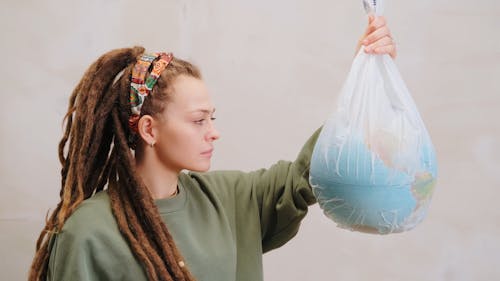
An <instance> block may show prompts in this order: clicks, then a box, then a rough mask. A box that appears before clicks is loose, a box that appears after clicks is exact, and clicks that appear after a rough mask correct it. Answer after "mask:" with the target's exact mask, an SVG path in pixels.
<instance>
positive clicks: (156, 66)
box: [129, 53, 173, 132]
mask: <svg viewBox="0 0 500 281" xmlns="http://www.w3.org/2000/svg"><path fill="white" fill-rule="evenodd" d="M157 58H158V59H157ZM172 58H173V55H172V53H168V54H166V53H155V54H146V53H145V54H142V55H141V57H140V58H139V60H138V61H137V62H136V63H135V65H134V68H133V69H132V77H131V83H130V107H131V110H132V115H131V116H130V118H129V126H130V128H131V129H132V131H133V132H137V123H138V122H139V118H141V108H142V105H143V104H144V100H145V99H146V97H147V96H148V95H149V94H150V93H151V91H152V90H153V86H154V85H155V84H156V81H158V78H159V77H160V75H161V73H162V72H163V70H165V68H166V67H167V65H168V64H169V63H170V62H171V61H172ZM155 59H157V60H156V61H155ZM151 64H153V69H152V70H151V73H150V74H149V76H148V77H147V78H146V74H148V70H149V68H150V66H151ZM145 78H146V79H145Z"/></svg>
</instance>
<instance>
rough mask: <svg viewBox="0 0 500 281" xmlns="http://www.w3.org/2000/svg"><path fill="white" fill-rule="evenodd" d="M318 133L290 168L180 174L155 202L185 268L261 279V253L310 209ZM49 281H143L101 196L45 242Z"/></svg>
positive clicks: (222, 278) (207, 275)
mask: <svg viewBox="0 0 500 281" xmlns="http://www.w3.org/2000/svg"><path fill="white" fill-rule="evenodd" d="M318 134H319V130H318V131H317V132H316V133H314V134H313V136H312V137H311V138H310V139H309V140H308V141H307V143H306V144H305V145H304V147H303V148H302V150H301V151H300V153H299V155H298V157H297V159H296V160H295V161H294V162H286V161H279V162H278V163H276V164H275V165H273V166H272V167H270V168H269V169H261V170H257V171H253V172H249V173H245V172H241V171H214V172H208V173H181V174H180V175H179V185H178V186H179V194H178V195H177V196H175V197H171V198H168V199H161V200H156V204H157V207H158V210H159V212H160V214H161V217H162V219H163V221H164V222H165V224H166V225H167V228H168V229H169V231H170V233H171V234H172V237H173V238H174V241H175V243H176V245H177V247H178V248H179V250H180V251H181V253H182V256H183V257H184V262H185V264H186V266H188V268H189V270H190V271H191V273H192V274H193V275H194V276H195V278H196V279H197V280H199V281H259V280H263V270H262V254H263V253H265V252H267V251H270V250H272V249H275V248H277V247H280V246H282V245H283V244H285V243H286V242H287V241H288V240H290V239H291V238H292V237H293V236H295V234H296V233H297V231H298V229H299V225H300V221H301V220H302V218H304V216H305V215H306V213H307V207H308V205H310V204H313V203H314V202H315V198H314V195H313V193H312V191H311V189H310V186H309V183H308V178H309V163H310V159H311V154H312V150H313V147H314V144H315V142H316V139H317V137H318ZM50 244H51V245H50V246H51V254H50V260H49V269H48V280H72V281H76V280H131V281H132V280H133V281H141V280H147V277H146V273H145V270H144V269H143V267H142V266H141V264H140V263H139V261H138V259H137V258H136V257H135V256H134V254H133V253H132V251H131V250H130V247H129V245H128V244H127V242H126V240H125V238H124V237H123V236H122V235H121V233H120V231H119V229H118V226H117V223H116V221H115V218H114V217H113V214H112V212H111V206H110V202H109V197H108V194H107V192H106V191H102V192H100V193H97V194H96V195H94V196H92V197H91V198H89V199H87V200H85V201H84V202H83V203H82V204H81V205H80V206H79V207H78V209H77V210H76V211H75V212H74V213H73V214H72V215H71V216H70V217H69V218H68V220H67V221H66V223H65V225H64V227H63V229H62V230H61V231H60V232H59V233H58V234H55V235H54V236H52V239H51V243H50Z"/></svg>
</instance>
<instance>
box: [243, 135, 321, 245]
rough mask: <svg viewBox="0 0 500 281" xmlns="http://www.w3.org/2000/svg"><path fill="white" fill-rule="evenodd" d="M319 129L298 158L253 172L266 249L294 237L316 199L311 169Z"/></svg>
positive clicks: (253, 186) (263, 241) (253, 187)
mask: <svg viewBox="0 0 500 281" xmlns="http://www.w3.org/2000/svg"><path fill="white" fill-rule="evenodd" d="M319 132H320V130H319V129H318V130H317V131H316V132H315V133H314V134H313V135H312V136H311V137H310V138H309V140H308V141H307V142H306V143H305V144H304V146H303V147H302V149H301V151H300V153H299V154H298V156H297V158H296V160H295V161H293V162H288V161H279V162H278V163H276V164H274V165H273V166H271V167H270V168H269V169H261V170H258V171H255V172H253V173H251V177H252V189H253V192H255V195H256V199H257V202H258V205H259V215H260V224H261V233H262V248H263V251H264V252H267V251H270V250H272V249H275V248H277V247H280V246H282V245H283V244H285V243H286V242H288V241H289V240H290V239H291V238H292V237H294V236H295V235H296V234H297V232H298V230H299V226H300V222H301V221H302V219H303V218H304V216H305V215H306V214H307V209H308V206H309V205H311V204H313V203H315V202H316V198H315V197H314V195H313V193H312V190H311V187H310V185H309V168H310V162H311V156H312V152H313V149H314V145H315V143H316V140H317V138H318V135H319Z"/></svg>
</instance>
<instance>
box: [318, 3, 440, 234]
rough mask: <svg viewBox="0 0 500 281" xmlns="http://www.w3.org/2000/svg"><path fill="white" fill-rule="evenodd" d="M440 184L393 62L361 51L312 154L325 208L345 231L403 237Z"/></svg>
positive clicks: (421, 128) (429, 148) (418, 120)
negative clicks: (403, 232)
mask: <svg viewBox="0 0 500 281" xmlns="http://www.w3.org/2000/svg"><path fill="white" fill-rule="evenodd" d="M371 1H374V0H371ZM376 4H377V5H380V1H377V3H376ZM364 5H365V8H366V9H367V10H368V11H369V12H377V14H379V15H380V10H375V9H376V8H377V7H380V6H374V3H373V2H368V1H366V0H365V1H364ZM436 177H437V162H436V157H435V152H434V147H433V145H432V143H431V140H430V137H429V134H428V132H427V130H426V128H425V126H424V123H423V121H422V119H421V117H420V114H419V113H418V111H417V108H416V106H415V103H414V101H413V99H412V98H411V96H410V93H409V91H408V89H407V87H406V85H405V83H404V81H403V79H402V78H401V76H400V74H399V71H398V69H397V67H396V65H395V64H394V62H393V60H392V58H391V57H390V56H389V55H372V54H366V53H365V52H364V49H363V48H361V50H360V51H359V53H358V54H357V56H356V57H355V59H354V61H353V63H352V66H351V70H350V72H349V75H348V78H347V80H346V82H345V84H344V86H343V88H342V91H341V93H340V96H339V102H338V106H337V109H336V111H335V112H334V113H333V114H332V116H331V117H330V118H329V119H328V120H327V121H326V123H325V124H324V126H323V129H322V132H321V134H320V136H319V138H318V140H317V143H316V146H315V148H314V151H313V156H312V160H311V170H310V179H309V181H310V183H311V186H312V188H313V192H314V194H315V196H316V198H317V199H318V203H319V205H320V207H321V208H322V209H323V211H324V213H325V214H326V216H328V217H329V218H331V219H332V220H334V221H335V222H337V223H338V225H339V226H340V227H344V228H348V229H351V230H355V231H361V232H367V233H379V234H388V233H393V232H402V231H406V230H409V229H412V228H413V227H415V226H416V225H417V224H418V223H419V222H420V221H421V220H422V219H423V218H424V217H425V215H426V212H427V209H428V206H429V203H430V200H431V197H432V193H433V190H434V186H435V181H436Z"/></svg>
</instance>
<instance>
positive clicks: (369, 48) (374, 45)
mask: <svg viewBox="0 0 500 281" xmlns="http://www.w3.org/2000/svg"><path fill="white" fill-rule="evenodd" d="M388 45H393V41H392V38H390V37H387V36H385V37H383V38H381V39H379V40H377V41H375V42H374V43H372V44H370V45H368V46H366V47H365V50H366V51H367V52H371V51H373V50H375V49H376V48H379V47H383V46H388Z"/></svg>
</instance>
